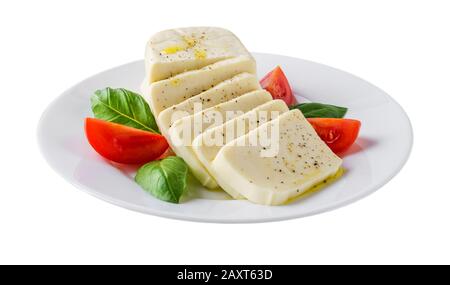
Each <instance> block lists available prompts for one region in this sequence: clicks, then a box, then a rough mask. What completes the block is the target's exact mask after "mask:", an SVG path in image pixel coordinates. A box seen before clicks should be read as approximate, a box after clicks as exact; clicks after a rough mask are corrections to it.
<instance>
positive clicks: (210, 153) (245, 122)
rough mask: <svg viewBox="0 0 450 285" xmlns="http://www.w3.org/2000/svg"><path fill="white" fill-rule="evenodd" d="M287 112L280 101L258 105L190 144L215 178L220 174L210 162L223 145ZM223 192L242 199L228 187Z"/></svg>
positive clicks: (284, 104)
mask: <svg viewBox="0 0 450 285" xmlns="http://www.w3.org/2000/svg"><path fill="white" fill-rule="evenodd" d="M287 111H289V108H288V106H287V105H286V103H285V102H284V101H282V100H272V101H269V102H267V103H264V104H262V105H259V106H257V107H255V108H254V109H252V110H251V111H249V112H247V113H245V114H243V115H241V116H239V117H236V118H234V119H232V120H229V121H227V122H226V123H224V124H223V125H220V126H217V127H214V128H209V129H208V130H206V131H205V132H203V133H202V134H201V135H199V136H197V137H196V138H195V139H194V141H193V142H192V148H193V150H194V153H195V154H196V156H197V158H198V159H199V160H200V162H201V163H202V164H203V165H204V166H205V167H206V169H208V170H209V172H210V173H211V174H212V176H213V177H214V178H215V177H216V176H218V175H221V174H220V173H214V172H213V171H212V167H211V166H212V162H213V160H214V159H215V158H216V155H217V153H218V152H219V151H220V149H221V148H222V147H223V146H224V145H226V144H227V143H228V142H230V141H232V140H234V139H236V138H238V137H241V136H243V135H245V134H247V133H248V132H249V131H251V130H253V129H255V128H256V127H258V126H260V125H262V124H264V123H266V122H268V121H271V120H272V119H275V118H277V117H278V116H279V115H280V114H282V113H285V112H287ZM224 190H228V191H229V192H228V194H230V195H231V196H232V197H233V198H235V199H238V198H241V197H242V196H241V195H240V194H239V192H236V191H233V189H232V188H230V187H228V188H227V189H224Z"/></svg>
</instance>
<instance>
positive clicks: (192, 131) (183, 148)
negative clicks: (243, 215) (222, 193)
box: [166, 90, 272, 189]
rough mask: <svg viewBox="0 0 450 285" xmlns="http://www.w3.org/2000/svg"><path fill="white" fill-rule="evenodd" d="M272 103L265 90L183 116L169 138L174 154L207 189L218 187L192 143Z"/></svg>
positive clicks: (169, 133)
mask: <svg viewBox="0 0 450 285" xmlns="http://www.w3.org/2000/svg"><path fill="white" fill-rule="evenodd" d="M271 100H272V96H271V95H270V93H269V92H267V91H265V90H257V91H252V92H249V93H246V94H244V95H242V96H239V97H237V98H235V99H232V100H230V101H227V102H225V103H221V104H218V105H216V106H214V107H211V108H208V109H205V110H204V111H201V112H198V113H196V114H193V115H190V116H188V117H184V118H182V119H180V120H178V121H176V122H175V123H174V124H173V125H172V127H170V128H169V131H168V135H167V137H166V138H167V139H168V141H169V144H170V146H171V148H172V149H173V151H174V152H175V153H176V154H177V155H178V156H180V157H181V158H183V159H184V160H185V161H186V163H187V164H188V165H189V167H190V169H191V171H192V174H193V175H194V176H195V177H196V178H197V179H198V180H199V181H200V183H202V184H203V185H204V186H206V187H207V188H210V189H213V188H217V183H216V181H215V180H214V178H213V177H211V175H210V174H209V172H208V170H207V168H206V167H205V166H204V165H203V164H202V163H201V162H200V161H199V160H198V158H197V156H196V154H195V153H194V151H193V149H192V141H193V140H194V139H195V137H196V136H198V135H200V134H201V133H202V132H204V131H205V130H207V129H208V128H211V127H215V126H218V125H221V124H223V123H224V122H226V121H228V120H231V119H233V118H235V117H237V116H239V115H242V114H243V113H245V112H248V111H250V110H251V109H253V108H255V107H256V106H259V105H261V104H264V103H266V102H268V101H271Z"/></svg>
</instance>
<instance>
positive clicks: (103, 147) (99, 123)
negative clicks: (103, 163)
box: [84, 118, 169, 164]
mask: <svg viewBox="0 0 450 285" xmlns="http://www.w3.org/2000/svg"><path fill="white" fill-rule="evenodd" d="M84 129H85V132H86V136H87V139H88V141H89V143H90V145H91V146H92V147H93V148H94V149H95V151H97V152H98V153H99V154H100V155H101V156H103V157H105V158H107V159H109V160H112V161H114V162H118V163H124V164H142V163H145V162H149V161H152V160H155V159H157V158H158V157H160V156H161V155H162V154H163V153H164V152H165V151H166V149H167V148H168V147H169V145H168V143H167V141H166V139H165V138H164V137H163V136H162V135H159V134H155V133H151V132H147V131H143V130H138V129H135V128H131V127H127V126H124V125H120V124H116V123H111V122H107V121H103V120H99V119H94V118H86V120H85V125H84Z"/></svg>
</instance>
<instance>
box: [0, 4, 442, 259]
mask: <svg viewBox="0 0 450 285" xmlns="http://www.w3.org/2000/svg"><path fill="white" fill-rule="evenodd" d="M151 2H154V3H151ZM192 25H211V26H221V27H225V28H228V29H230V30H232V31H233V32H235V33H236V34H237V35H238V36H239V37H240V38H241V39H242V41H243V42H244V44H245V45H246V46H247V47H248V49H249V50H251V51H260V52H268V53H277V54H284V55H290V56H295V57H300V58H304V59H309V60H312V61H317V62H321V63H325V64H327V65H331V66H334V67H337V68H340V69H343V70H346V71H349V72H351V73H353V74H356V75H358V76H360V77H362V78H364V79H366V80H368V81H370V82H372V83H373V84H375V85H377V86H379V87H381V88H382V89H384V90H385V91H387V92H388V93H389V94H390V95H391V96H392V97H394V98H395V99H396V100H397V101H398V102H399V103H400V104H401V105H402V106H403V107H404V109H405V110H406V111H407V113H408V115H409V116H410V119H411V121H412V124H413V128H414V135H415V141H414V146H413V151H412V154H411V157H410V159H409V161H408V163H407V164H406V166H405V167H404V168H403V170H402V171H401V172H400V173H399V174H398V175H397V176H396V177H395V178H394V179H393V180H392V181H391V182H389V183H388V184H387V185H386V186H384V187H383V188H382V189H380V190H379V191H377V192H375V193H374V194H372V195H371V196H369V197H367V198H365V199H363V200H361V201H358V202H356V203H354V204H351V205H349V206H347V207H344V208H341V209H338V210H335V211H332V212H328V213H325V214H321V215H317V216H313V217H308V218H303V219H296V220H290V221H285V222H276V223H266V224H243V225H223V224H202V223H193V222H183V221H176V220H169V219H164V218H157V217H152V216H147V215H144V214H140V213H135V212H132V211H129V210H125V209H122V208H119V207H116V206H113V205H110V204H108V203H105V202H103V201H101V200H98V199H96V198H93V197H91V196H90V195H87V194H85V193H84V192H81V191H78V190H77V189H75V188H74V187H73V186H71V185H70V184H69V183H67V182H65V181H64V179H63V178H61V177H59V176H58V175H57V174H55V173H54V171H53V170H52V169H50V167H49V166H48V165H47V164H46V163H45V161H44V159H43V158H42V156H41V155H40V153H39V150H38V146H37V142H36V126H37V122H38V120H39V117H40V115H41V113H42V112H43V111H44V109H45V108H46V106H47V105H48V104H49V103H50V102H51V101H52V100H53V99H54V98H56V97H57V96H58V95H59V94H60V93H62V92H63V91H64V90H65V89H67V88H69V87H70V86H72V85H73V84H75V83H77V82H79V81H80V80H82V79H83V78H85V77H88V76H90V75H92V74H95V73H97V72H100V71H102V70H104V69H108V68H111V67H114V66H116V65H120V64H123V63H127V62H129V61H133V60H136V59H140V58H142V57H143V49H144V45H145V42H146V41H147V39H148V38H149V36H150V35H151V34H153V33H154V32H157V31H159V30H162V29H166V28H173V27H180V26H192ZM0 31H1V34H0V84H1V89H0V96H1V101H0V102H1V104H0V116H1V123H2V125H1V140H0V145H1V156H0V168H1V172H0V173H1V174H0V263H14V264H17V263H18V264H28V263H52V264H53V263H57V264H59V263H64V264H78V263H89V264H98V263H126V264H135V263H139V264H140V263H149V264H159V263H163V264H172V263H181V264H185V263H189V264H190V263H195V264H199V263H200V264H201V263H220V264H227V263H232V264H234V263H251V264H261V263H262V264H284V263H300V264H309V263H314V264H329V263H332V264H334V263H338V264H342V263H344V264H347V263H350V264H360V263H364V264H367V263H368V264H373V263H375V264H378V263H388V264H398V263H450V187H449V180H448V179H447V178H448V177H449V176H450V175H449V169H450V164H449V162H450V160H449V159H450V156H449V151H448V149H449V144H450V140H449V139H450V136H449V123H450V119H449V116H450V111H449V110H450V109H449V104H450V100H449V97H450V92H449V91H450V6H449V3H448V1H282V0H276V1H273V0H272V1H261V0H259V1H242V0H240V1H232V0H226V1H225V0H223V1H211V0H209V1H193V0H184V1H175V0H170V1H163V0H160V1H132V0H128V1H80V0H78V1H46V0H42V1H1V2H0ZM380 116H382V114H380ZM386 163H389V157H386Z"/></svg>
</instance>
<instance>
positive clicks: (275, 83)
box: [259, 66, 294, 105]
mask: <svg viewBox="0 0 450 285" xmlns="http://www.w3.org/2000/svg"><path fill="white" fill-rule="evenodd" d="M259 83H260V84H261V86H262V88H264V89H266V90H267V91H268V92H269V93H270V94H272V97H273V99H281V100H283V101H284V102H286V104H288V105H291V104H292V103H293V102H294V96H293V95H292V89H291V86H290V85H289V82H288V80H287V78H286V75H284V72H283V70H281V67H279V66H277V67H275V69H274V70H272V71H271V72H269V73H267V74H266V76H264V77H263V79H261V81H260V82H259Z"/></svg>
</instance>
